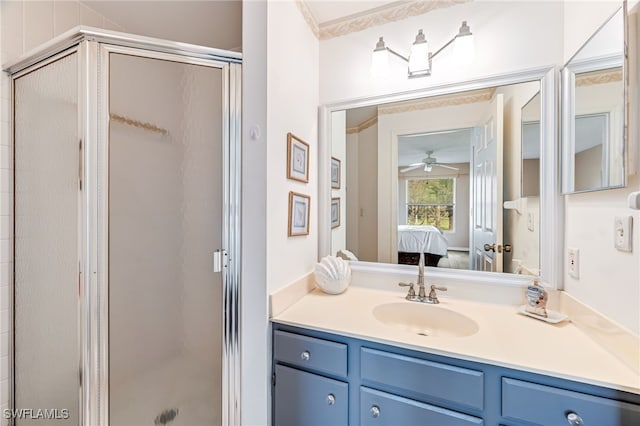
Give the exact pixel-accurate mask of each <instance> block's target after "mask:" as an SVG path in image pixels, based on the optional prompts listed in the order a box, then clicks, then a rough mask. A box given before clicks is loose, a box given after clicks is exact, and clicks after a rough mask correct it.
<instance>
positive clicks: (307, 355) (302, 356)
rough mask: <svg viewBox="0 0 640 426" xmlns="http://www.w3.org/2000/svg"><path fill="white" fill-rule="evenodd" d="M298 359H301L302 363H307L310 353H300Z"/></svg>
mask: <svg viewBox="0 0 640 426" xmlns="http://www.w3.org/2000/svg"><path fill="white" fill-rule="evenodd" d="M300 358H301V359H302V360H303V361H309V359H311V352H309V351H304V352H302V353H301V354H300Z"/></svg>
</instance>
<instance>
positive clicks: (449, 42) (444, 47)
mask: <svg viewBox="0 0 640 426" xmlns="http://www.w3.org/2000/svg"><path fill="white" fill-rule="evenodd" d="M457 37H458V36H457V35H456V36H455V37H453V38H452V39H451V40H449V41H448V42H447V43H446V44H445V45H444V46H442V47H441V48H440V49H438V50H436V53H431V52H429V56H430V57H431V58H432V59H433V58H435V57H436V55H437V54H438V53H440V52H442V51H443V50H444V49H446V48H447V47H448V46H449V45H450V44H451V43H453V42H454V41H456V38H457Z"/></svg>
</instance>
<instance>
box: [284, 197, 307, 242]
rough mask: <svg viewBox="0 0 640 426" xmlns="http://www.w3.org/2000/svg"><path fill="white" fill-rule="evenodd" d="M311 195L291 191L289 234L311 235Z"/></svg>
mask: <svg viewBox="0 0 640 426" xmlns="http://www.w3.org/2000/svg"><path fill="white" fill-rule="evenodd" d="M310 204H311V197H309V196H308V195H303V194H298V193H297V192H293V191H291V192H289V236H290V237H297V236H298V235H309V215H310Z"/></svg>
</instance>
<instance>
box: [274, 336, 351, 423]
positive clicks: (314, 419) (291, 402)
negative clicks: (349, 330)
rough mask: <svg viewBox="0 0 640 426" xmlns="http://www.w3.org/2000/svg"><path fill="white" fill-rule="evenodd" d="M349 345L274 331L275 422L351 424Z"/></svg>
mask: <svg viewBox="0 0 640 426" xmlns="http://www.w3.org/2000/svg"><path fill="white" fill-rule="evenodd" d="M347 347H348V346H347V344H344V343H337V342H333V341H331V340H326V339H319V338H315V337H310V336H306V335H303V334H299V333H290V332H287V331H282V330H275V331H274V338H273V354H274V360H277V362H276V363H274V367H273V388H274V392H273V400H274V406H273V416H274V424H277V425H280V426H303V425H309V426H328V425H347V424H348V423H349V419H348V414H349V385H348V383H347V382H346V376H347Z"/></svg>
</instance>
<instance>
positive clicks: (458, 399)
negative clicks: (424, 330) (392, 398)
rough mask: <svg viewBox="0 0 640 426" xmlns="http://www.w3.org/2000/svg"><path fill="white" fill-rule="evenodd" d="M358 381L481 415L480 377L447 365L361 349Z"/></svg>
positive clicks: (481, 379)
mask: <svg viewBox="0 0 640 426" xmlns="http://www.w3.org/2000/svg"><path fill="white" fill-rule="evenodd" d="M360 356H361V366H360V368H361V374H362V380H363V381H366V382H370V383H375V384H377V385H379V386H381V387H382V386H384V387H385V388H388V387H390V386H392V387H394V388H397V389H399V390H405V391H410V392H414V393H417V394H419V395H423V396H425V397H427V398H430V399H436V400H441V401H444V402H445V403H446V402H453V403H455V404H457V405H460V406H464V407H469V408H472V409H475V410H478V411H482V409H483V406H484V383H483V382H484V375H483V373H482V372H481V371H475V370H468V369H466V368H459V367H454V366H451V365H447V364H440V363H437V362H431V361H425V360H422V359H418V358H411V357H407V356H403V355H397V354H393V353H388V352H382V351H378V350H375V349H368V348H362V349H361V353H360Z"/></svg>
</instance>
